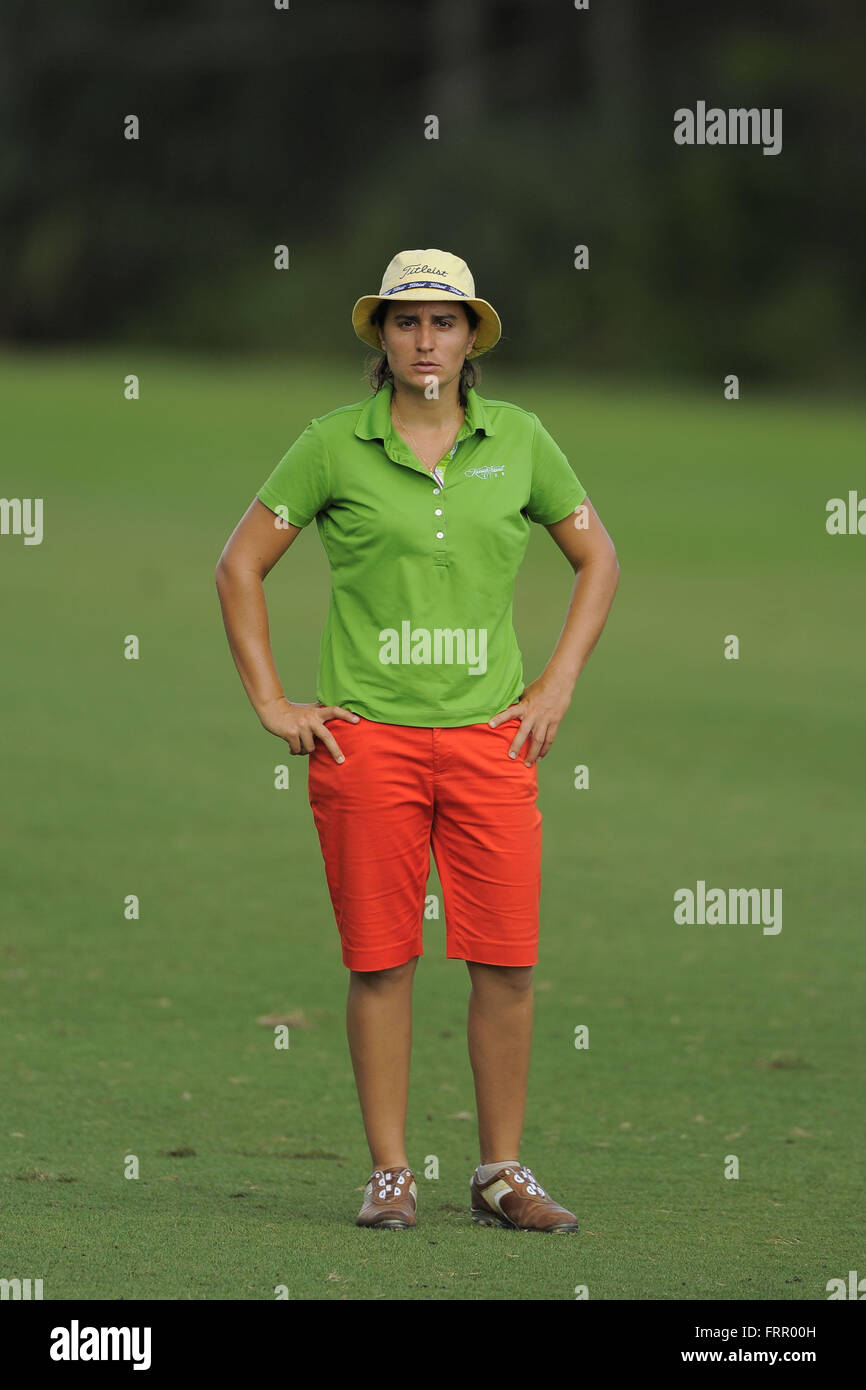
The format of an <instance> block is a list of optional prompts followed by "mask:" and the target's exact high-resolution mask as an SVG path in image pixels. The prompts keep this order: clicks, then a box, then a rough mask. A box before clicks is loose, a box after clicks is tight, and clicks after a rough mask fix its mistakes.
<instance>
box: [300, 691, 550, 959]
mask: <svg viewBox="0 0 866 1390" xmlns="http://www.w3.org/2000/svg"><path fill="white" fill-rule="evenodd" d="M327 727H328V728H329V729H330V730H331V731H332V732H333V734H334V737H335V738H336V740H337V743H338V744H339V746H340V748H341V749H342V751H343V753H344V754H345V758H346V761H345V762H344V763H336V762H335V761H334V759H333V757H332V756H331V753H330V751H329V750H328V749H327V748H326V747H325V745H324V744H323V743H322V741H321V740H320V739H316V746H315V749H314V751H313V752H312V753H311V754H310V756H309V780H308V784H307V790H308V795H309V801H310V806H311V807H312V811H313V818H314V820H315V823H316V829H317V831H318V834H319V843H320V844H321V847H322V854H323V856H324V860H325V874H326V877H327V881H328V889H329V892H330V895H331V902H332V904H333V908H334V916H335V918H336V922H337V928H338V930H339V933H340V938H341V941H342V946H343V963H344V965H347V966H348V967H349V969H350V970H386V969H389V968H391V967H392V966H396V965H403V964H405V962H406V961H408V960H411V959H412V957H413V956H420V955H423V953H424V944H423V943H424V936H423V922H424V902H425V896H426V889H427V878H428V875H429V873H430V850H431V847H432V850H433V855H434V858H435V860H436V867H437V869H438V871H439V878H440V880H441V883H442V894H443V899H444V902H443V908H444V914H445V924H446V955H447V956H448V957H449V958H450V959H455V960H469V961H479V962H481V963H483V964H486V965H535V963H536V962H537V960H538V906H539V898H540V895H541V820H542V816H541V812H540V811H539V809H538V805H537V794H538V764H537V763H533V764H531V765H530V766H527V765H526V762H525V758H526V754H527V753H528V751H529V746H530V741H529V740H528V739H527V741H526V742H525V743H524V744H523V746H522V748H521V749H520V752H519V753H518V756H517V757H516V758H509V756H508V749H509V746H510V744H511V742H512V740H513V738H514V735H515V733H516V731H517V730H518V729H519V727H520V720H519V719H518V718H514V719H508V720H505V721H504V722H503V723H502V724H500V725H499V727H498V728H495V729H491V727H490V725H489V724H464V725H461V726H460V727H458V728H455V729H432V728H414V727H410V726H408V725H404V724H380V723H378V722H375V721H373V720H371V719H365V718H363V717H361V718H360V719H359V721H358V723H357V724H350V723H349V722H348V721H346V720H343V719H333V720H329V721H328V725H327Z"/></svg>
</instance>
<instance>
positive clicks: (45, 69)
mask: <svg viewBox="0 0 866 1390" xmlns="http://www.w3.org/2000/svg"><path fill="white" fill-rule="evenodd" d="M864 32H866V15H864V10H863V7H862V6H861V5H858V4H856V3H855V0H823V2H822V3H821V4H820V5H819V4H816V3H814V0H765V3H760V4H756V3H754V0H727V3H722V4H716V5H696V4H694V3H684V2H679V3H671V2H669V0H653V3H651V4H650V3H648V2H647V3H643V4H641V3H639V0H610V2H609V3H603V0H591V4H590V7H589V9H588V10H581V11H579V10H576V9H575V8H574V5H573V3H572V0H531V2H530V0H523V3H516V2H515V0H428V3H425V4H424V5H418V6H415V5H407V4H398V3H395V0H385V2H384V3H370V0H307V3H304V0H291V7H290V8H289V9H288V10H277V9H275V7H274V4H273V0H259V3H253V2H252V0H147V3H141V2H140V3H131V0H76V2H75V4H73V5H70V4H69V3H68V0H41V3H40V4H39V5H32V4H31V3H29V2H28V0H5V3H4V5H3V7H2V9H0V103H2V120H0V198H2V232H0V236H2V243H0V245H2V256H0V341H2V342H3V343H4V344H5V345H6V346H7V348H8V347H12V346H15V345H37V344H63V343H66V344H69V343H76V344H97V343H106V342H120V341H123V342H131V343H139V344H143V343H148V344H154V345H161V346H164V347H174V348H188V349H206V350H208V351H213V350H218V351H227V352H251V353H259V352H266V353H269V352H276V353H280V354H282V353H289V354H295V353H303V354H309V355H311V356H313V357H315V356H321V355H328V356H331V355H334V356H336V357H342V356H346V357H350V356H352V355H355V354H357V352H358V351H359V349H360V351H361V352H362V353H363V349H361V348H360V344H358V342H357V340H356V339H355V337H354V335H353V333H352V331H351V326H350V324H349V311H350V309H351V305H352V303H353V302H354V300H355V299H356V298H357V297H358V295H360V294H363V293H370V292H375V291H376V290H378V287H379V282H380V279H381V275H382V272H383V270H384V267H385V265H386V263H387V262H388V260H389V259H390V258H391V256H392V255H393V254H394V252H396V251H397V250H399V249H408V248H413V247H419V248H423V247H441V248H444V249H446V250H450V251H454V252H456V253H457V254H458V255H461V256H463V257H464V258H465V259H466V260H467V261H468V262H469V265H470V267H471V268H472V270H473V272H474V274H475V279H476V288H477V292H478V293H479V294H481V295H482V296H484V297H486V298H488V299H490V300H491V301H492V302H493V303H494V304H495V305H496V307H497V308H498V309H499V311H500V314H501V316H502V319H503V325H504V338H503V342H502V344H501V345H500V348H499V349H498V350H497V351H498V352H506V353H507V355H508V360H509V362H513V363H514V364H515V365H521V364H529V363H535V364H540V365H545V364H548V363H549V364H554V363H555V364H557V365H559V366H561V367H563V368H564V369H565V370H572V369H575V370H577V369H592V370H599V369H600V370H603V371H608V370H610V371H617V372H629V371H634V372H640V373H654V374H655V373H660V374H666V373H670V374H675V375H676V376H678V377H679V378H683V377H686V376H688V375H691V374H694V375H705V374H706V373H707V372H712V373H713V374H719V373H722V374H723V373H726V372H729V371H735V372H737V373H739V374H744V373H750V374H751V376H752V378H753V379H761V380H763V381H766V382H768V383H773V382H775V383H778V384H784V385H791V384H797V383H803V384H811V385H813V386H831V387H839V388H841V389H850V388H853V387H854V386H855V385H856V384H858V383H859V381H860V379H861V373H862V369H863V365H864V361H863V359H864V354H866V338H864V334H863V332H862V323H863V300H864V271H863V256H862V233H863V225H864V217H863V211H864V208H863V203H864V181H863V160H864V154H863V151H864V148H866V138H864V137H866V130H864V80H863V79H864V73H863V67H864V63H863V53H864V44H863V40H864ZM698 100H703V101H705V102H706V103H707V104H708V105H709V106H713V105H716V106H721V107H723V108H726V109H727V108H729V107H740V106H745V107H759V108H761V107H769V108H774V107H781V108H782V110H783V113H784V115H783V147H782V151H781V153H780V154H778V155H776V156H769V155H764V154H762V152H761V149H760V147H758V146H744V147H737V146H718V147H709V146H705V147H681V146H678V145H676V144H675V143H674V140H673V127H674V120H673V115H674V111H675V110H676V108H677V107H680V106H688V107H691V108H694V107H695V104H696V102H697V101H698ZM129 114H135V115H137V116H138V117H139V119H140V122H141V131H140V138H139V139H138V140H137V141H130V140H127V139H125V138H124V133H123V128H124V119H125V117H126V116H127V115H129ZM431 114H434V115H436V116H437V117H438V119H439V122H440V130H439V138H438V140H429V139H426V138H425V134H424V130H425V117H427V116H428V115H431ZM581 243H585V244H586V245H587V246H588V247H589V258H590V268H589V269H588V270H586V271H580V270H576V269H575V268H574V264H573V262H574V247H575V246H576V245H578V244H581ZM278 244H285V245H287V246H288V248H289V253H290V267H289V269H288V270H285V271H278V270H277V269H275V267H274V247H275V246H276V245H278Z"/></svg>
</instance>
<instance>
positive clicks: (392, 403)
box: [391, 396, 462, 473]
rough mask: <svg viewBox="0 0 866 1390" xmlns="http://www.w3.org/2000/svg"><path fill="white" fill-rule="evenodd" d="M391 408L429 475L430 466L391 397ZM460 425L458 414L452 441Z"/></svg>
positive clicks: (458, 431)
mask: <svg viewBox="0 0 866 1390" xmlns="http://www.w3.org/2000/svg"><path fill="white" fill-rule="evenodd" d="M391 406H392V409H393V411H394V416H395V418H396V420H397V423H398V425H402V426H403V429H404V430H405V431H406V433H407V434H408V436H409V440H410V442H411V444H412V448H413V449H414V450H415V453H416V454H417V455H418V457H419V459H420V460H421V462H422V463H423V465H424V467H425V468H426V469H427V472H428V473H429V472H430V471H431V469H430V465H429V463H428V462H427V460H426V459H425V457H424V455H423V454H422V453H421V450H420V449H419V448H418V443H417V441H416V439H415V436H414V435H413V433H412V431H411V430H410V428H409V426H408V425H407V424H406V421H405V420H404V419H403V418H402V416H401V415H400V412H399V410H398V409H397V407H396V405H394V398H393V396H392V397H391ZM461 423H462V421H461V420H460V418H459V414H458V420H457V428H456V430H455V431H454V439H456V438H457V436H458V434H459V433H460V425H461ZM454 439H452V441H451V443H452V445H453V443H454ZM440 458H441V455H440ZM438 462H439V459H438V458H437V460H436V463H438ZM435 466H436V464H434V465H433V467H434V468H435Z"/></svg>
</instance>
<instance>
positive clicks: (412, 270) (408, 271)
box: [400, 265, 448, 280]
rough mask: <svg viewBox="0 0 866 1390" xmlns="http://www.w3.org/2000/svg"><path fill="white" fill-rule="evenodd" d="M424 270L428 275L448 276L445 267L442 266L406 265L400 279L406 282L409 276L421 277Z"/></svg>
mask: <svg viewBox="0 0 866 1390" xmlns="http://www.w3.org/2000/svg"><path fill="white" fill-rule="evenodd" d="M422 270H425V271H426V272H427V274H428V275H447V274H448V272H447V270H446V269H445V268H444V266H440V265H404V267H403V270H402V272H401V275H400V278H401V280H404V279H405V278H406V276H407V275H419V274H420V272H421V271H422Z"/></svg>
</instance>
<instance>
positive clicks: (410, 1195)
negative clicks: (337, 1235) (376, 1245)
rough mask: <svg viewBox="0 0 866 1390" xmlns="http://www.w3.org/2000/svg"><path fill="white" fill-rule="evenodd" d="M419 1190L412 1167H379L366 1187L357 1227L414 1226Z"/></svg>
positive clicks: (395, 1227)
mask: <svg viewBox="0 0 866 1390" xmlns="http://www.w3.org/2000/svg"><path fill="white" fill-rule="evenodd" d="M417 1197H418V1189H417V1187H416V1186H415V1174H414V1173H413V1172H412V1170H411V1168H377V1169H376V1171H375V1173H373V1174H371V1176H370V1178H369V1180H368V1182H367V1186H366V1188H365V1189H364V1203H363V1206H362V1207H361V1210H360V1211H359V1213H358V1216H357V1219H356V1221H355V1225H356V1226H375V1227H377V1228H378V1227H380V1226H381V1227H384V1229H385V1230H386V1231H405V1230H406V1228H407V1226H414V1225H415V1207H416V1205H417Z"/></svg>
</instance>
